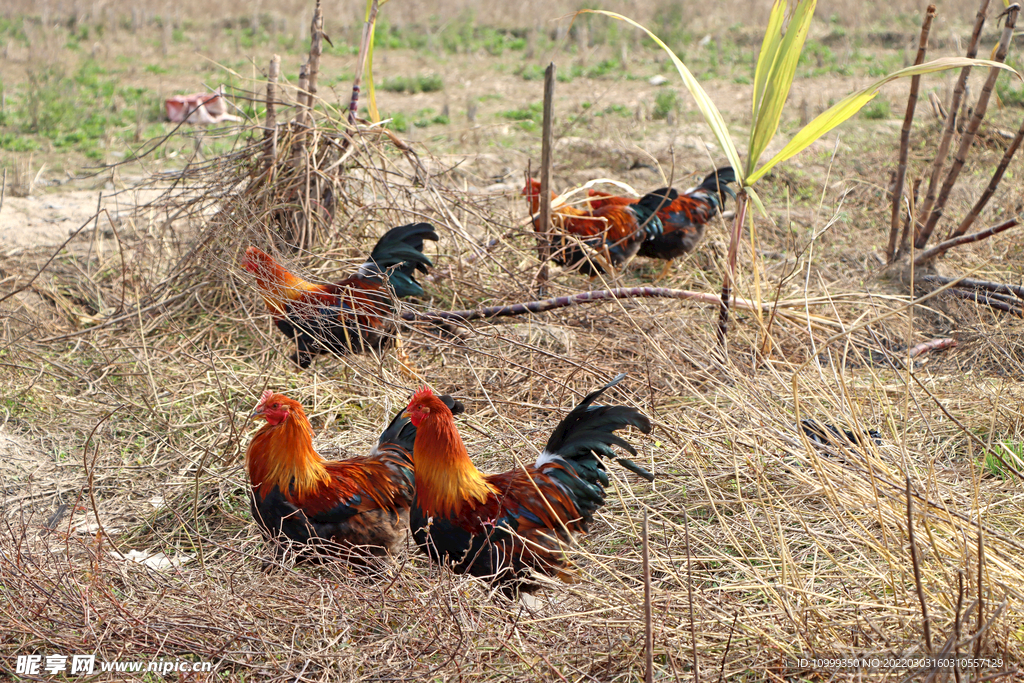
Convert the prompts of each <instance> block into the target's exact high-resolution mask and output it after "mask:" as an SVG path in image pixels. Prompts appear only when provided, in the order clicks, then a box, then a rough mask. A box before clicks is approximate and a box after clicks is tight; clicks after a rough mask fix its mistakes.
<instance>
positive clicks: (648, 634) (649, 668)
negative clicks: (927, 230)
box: [640, 508, 654, 683]
mask: <svg viewBox="0 0 1024 683" xmlns="http://www.w3.org/2000/svg"><path fill="white" fill-rule="evenodd" d="M640 540H641V543H642V555H643V571H644V662H645V664H646V671H644V681H645V682H646V683H654V625H653V623H652V620H651V543H650V535H649V534H648V525H647V508H644V524H643V526H642V527H641V539H640Z"/></svg>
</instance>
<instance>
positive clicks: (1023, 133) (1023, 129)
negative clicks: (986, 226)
mask: <svg viewBox="0 0 1024 683" xmlns="http://www.w3.org/2000/svg"><path fill="white" fill-rule="evenodd" d="M1021 141H1024V120H1022V121H1021V124H1020V128H1019V129H1017V135H1015V136H1014V138H1013V142H1011V143H1010V146H1009V147H1007V148H1006V152H1005V153H1004V154H1003V158H1002V159H1001V160H1000V161H999V166H997V167H996V170H995V173H993V174H992V180H990V181H989V183H988V187H986V188H985V191H984V192H982V193H981V197H980V198H979V199H978V201H977V202H976V203H975V204H974V206H973V207H972V208H971V212H970V213H969V214H967V217H966V218H964V220H963V221H962V222H961V223H960V225H959V227H957V229H956V230H954V231H953V232H951V233H950V234H949V236H950V237H959V236H960V235H964V234H966V233H967V230H968V229H970V227H971V225H972V224H973V223H974V221H975V220H976V219H977V218H978V216H979V215H980V214H981V212H982V210H983V209H984V208H985V205H986V204H988V201H989V200H990V199H992V195H993V194H995V192H996V188H997V187H999V183H1000V181H1002V179H1003V174H1004V173H1005V172H1006V167H1007V166H1009V165H1010V160H1011V159H1013V155H1014V154H1016V153H1017V148H1018V147H1020V143H1021Z"/></svg>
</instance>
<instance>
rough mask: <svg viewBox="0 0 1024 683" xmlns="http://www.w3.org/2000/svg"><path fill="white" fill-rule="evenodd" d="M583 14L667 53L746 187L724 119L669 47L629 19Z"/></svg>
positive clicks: (612, 14)
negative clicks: (623, 26) (619, 26)
mask: <svg viewBox="0 0 1024 683" xmlns="http://www.w3.org/2000/svg"><path fill="white" fill-rule="evenodd" d="M584 13H589V14H603V15H605V16H607V17H611V18H612V19H618V20H619V21H624V22H626V23H627V24H631V25H633V26H635V27H637V28H638V29H640V30H641V31H643V32H644V33H646V34H647V35H648V36H650V38H651V40H653V41H654V42H655V43H657V44H658V46H659V47H661V49H663V50H664V51H665V52H666V53H668V56H669V57H670V58H671V59H672V63H673V64H675V66H676V71H678V72H679V75H680V76H681V77H682V79H683V84H685V85H686V87H687V89H688V90H689V91H690V94H691V95H693V99H694V100H696V102H697V107H698V108H699V109H700V112H701V114H703V116H704V120H705V121H706V122H707V124H708V125H709V126H710V127H711V132H713V133H714V134H715V139H717V140H718V145H719V146H720V147H721V148H722V151H724V152H725V156H726V158H728V159H729V164H730V165H731V166H732V167H733V169H734V170H735V171H736V180H737V182H738V184H739V185H740V186H741V187H742V186H743V185H746V180H745V179H744V178H743V172H742V171H741V169H742V168H743V166H741V165H740V155H739V152H737V151H736V145H735V144H733V141H732V138H731V137H730V136H729V128H728V126H726V125H725V119H723V118H722V113H721V112H720V111H718V107H716V106H715V103H714V102H712V101H711V97H709V96H708V94H707V92H706V91H705V90H704V88H702V87H701V85H700V83H698V82H697V79H696V78H694V76H693V74H692V73H690V70H689V69H688V68H687V67H686V65H685V64H683V62H682V60H680V59H679V57H677V56H676V53H674V52H672V50H671V49H670V48H669V46H668V45H666V44H665V43H663V42H662V40H661V38H659V37H658V36H656V35H654V33H652V32H651V31H650V30H648V29H647V28H646V27H645V26H643V25H641V24H638V23H637V22H635V21H633V20H632V19H630V18H629V17H625V16H622V15H621V14H617V13H615V12H609V11H608V10H603V9H581V10H580V11H579V12H577V14H584Z"/></svg>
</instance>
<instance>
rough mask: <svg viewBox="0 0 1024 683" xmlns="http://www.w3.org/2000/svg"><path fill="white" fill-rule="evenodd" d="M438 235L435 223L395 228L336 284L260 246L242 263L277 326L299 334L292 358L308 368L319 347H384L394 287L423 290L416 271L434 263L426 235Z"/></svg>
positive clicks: (400, 292)
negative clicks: (316, 279)
mask: <svg viewBox="0 0 1024 683" xmlns="http://www.w3.org/2000/svg"><path fill="white" fill-rule="evenodd" d="M437 239H438V237H437V232H435V231H434V226H432V225H431V224H430V223H412V224H409V225H402V226H399V227H397V228H392V229H391V230H388V231H387V232H386V233H384V236H383V237H381V238H380V241H378V242H377V245H376V246H375V247H374V248H373V251H372V252H371V253H370V258H369V260H368V261H367V262H366V263H364V264H363V265H362V266H360V268H359V270H358V272H356V274H355V275H351V276H349V277H347V278H345V279H344V280H342V281H340V282H337V283H334V284H314V283H311V282H306V281H305V280H303V279H301V278H299V277H296V276H295V275H292V274H291V273H289V272H288V271H287V270H285V268H284V267H283V266H281V265H280V264H279V263H277V261H275V260H274V259H273V258H272V257H271V256H270V255H269V254H267V253H265V252H263V251H261V250H260V249H257V248H256V247H249V248H248V249H246V251H245V260H244V261H243V262H242V265H243V266H244V267H245V268H246V270H248V271H249V272H251V273H253V274H254V275H255V276H256V284H257V285H258V286H259V288H260V293H261V295H262V296H263V300H264V301H265V302H266V304H267V309H268V310H269V311H270V314H271V315H272V316H273V318H274V322H275V324H276V325H277V328H278V329H279V330H281V332H283V333H284V335H285V336H286V337H288V338H289V339H294V340H295V344H296V346H297V349H296V352H295V353H294V354H293V355H292V357H291V358H292V360H293V361H294V362H295V363H297V364H298V365H299V367H302V368H306V367H309V364H310V362H311V361H312V359H313V356H314V355H315V354H318V353H326V352H331V351H333V352H335V353H339V354H344V353H349V352H351V353H359V352H361V351H364V350H367V349H375V350H379V349H381V348H382V347H383V346H384V345H385V344H386V343H387V342H388V341H389V340H390V339H391V337H392V336H393V328H392V323H391V314H392V312H393V307H392V303H391V300H392V293H393V294H394V296H396V297H398V298H400V299H401V298H405V297H409V296H422V295H423V289H422V288H421V287H420V285H419V283H417V282H416V280H415V278H414V275H415V274H416V271H417V270H419V271H422V272H427V268H428V267H430V266H431V265H433V264H431V262H430V259H429V258H427V257H426V256H425V255H424V254H423V241H424V240H434V241H436V240H437Z"/></svg>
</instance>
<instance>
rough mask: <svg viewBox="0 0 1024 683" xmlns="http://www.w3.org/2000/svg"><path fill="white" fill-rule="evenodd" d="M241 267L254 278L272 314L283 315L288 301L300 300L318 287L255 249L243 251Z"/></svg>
mask: <svg viewBox="0 0 1024 683" xmlns="http://www.w3.org/2000/svg"><path fill="white" fill-rule="evenodd" d="M242 265H243V266H244V267H245V269H246V270H248V271H249V272H250V273H252V274H253V275H255V276H256V284H257V285H259V288H260V294H261V295H262V296H263V300H264V301H265V302H266V304H267V308H268V309H270V311H271V312H272V313H277V314H279V315H284V314H285V312H286V311H285V304H286V303H287V302H288V301H295V300H297V299H300V298H301V297H302V295H303V294H305V293H306V292H312V291H317V290H318V289H319V287H318V286H317V285H314V284H313V283H311V282H306V281H305V280H303V279H302V278H300V277H296V276H295V275H292V274H291V273H289V272H288V271H287V270H285V268H284V266H282V265H281V264H280V263H278V262H277V261H275V260H274V258H273V257H272V256H271V255H270V254H268V253H266V252H265V251H263V250H262V249H258V248H256V247H249V248H248V249H246V250H245V260H244V261H242Z"/></svg>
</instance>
